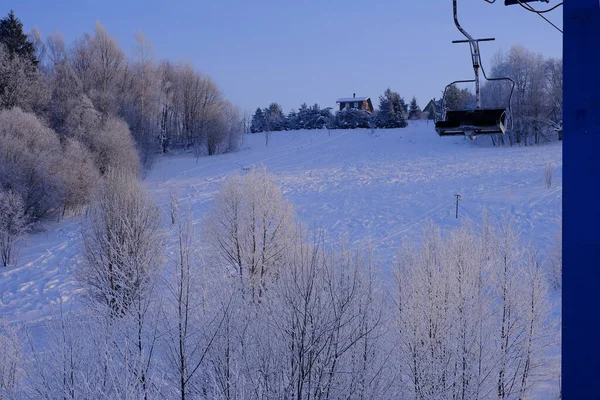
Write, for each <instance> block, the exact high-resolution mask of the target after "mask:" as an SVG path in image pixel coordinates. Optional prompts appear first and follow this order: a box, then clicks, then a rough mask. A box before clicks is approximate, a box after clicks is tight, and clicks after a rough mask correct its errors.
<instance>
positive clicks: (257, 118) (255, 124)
mask: <svg viewBox="0 0 600 400" xmlns="http://www.w3.org/2000/svg"><path fill="white" fill-rule="evenodd" d="M264 129H265V114H264V113H263V110H261V109H260V107H259V108H257V109H256V111H255V112H254V115H253V116H252V122H251V123H250V132H252V133H258V132H262V131H264Z"/></svg>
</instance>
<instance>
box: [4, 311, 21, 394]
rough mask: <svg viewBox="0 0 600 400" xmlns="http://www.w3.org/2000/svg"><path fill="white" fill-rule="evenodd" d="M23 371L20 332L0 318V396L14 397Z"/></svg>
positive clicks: (17, 391)
mask: <svg viewBox="0 0 600 400" xmlns="http://www.w3.org/2000/svg"><path fill="white" fill-rule="evenodd" d="M25 372H26V371H25V362H24V351H23V343H22V338H21V336H20V332H19V331H18V330H17V329H16V328H14V327H12V326H10V325H9V324H8V323H5V322H4V321H2V320H0V398H2V399H4V398H6V399H9V398H15V397H16V395H17V394H18V393H20V391H19V389H20V383H21V380H22V379H23V377H24V376H25Z"/></svg>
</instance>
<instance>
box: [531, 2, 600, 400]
mask: <svg viewBox="0 0 600 400" xmlns="http://www.w3.org/2000/svg"><path fill="white" fill-rule="evenodd" d="M563 7H564V9H563V31H564V34H563V68H564V73H563V127H564V130H563V132H564V135H563V160H564V161H563V217H564V218H563V265H564V269H563V270H564V272H563V313H562V314H563V339H562V345H563V358H562V362H563V367H562V374H563V395H564V398H567V399H575V398H578V399H597V398H600V388H599V387H598V376H600V375H599V373H600V368H599V367H600V323H599V322H600V176H599V174H598V170H599V165H600V62H599V60H600V58H599V52H600V2H599V0H566V1H565V2H564V6H563ZM541 40H549V39H541Z"/></svg>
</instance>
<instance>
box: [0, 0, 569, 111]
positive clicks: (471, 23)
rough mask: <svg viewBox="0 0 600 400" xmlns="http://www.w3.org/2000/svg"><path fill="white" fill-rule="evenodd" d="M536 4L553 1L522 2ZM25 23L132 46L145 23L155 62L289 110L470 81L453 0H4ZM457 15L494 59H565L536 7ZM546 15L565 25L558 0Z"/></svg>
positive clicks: (429, 91) (250, 106)
mask: <svg viewBox="0 0 600 400" xmlns="http://www.w3.org/2000/svg"><path fill="white" fill-rule="evenodd" d="M529 4H530V5H532V6H533V7H535V8H537V9H546V8H549V7H551V6H554V5H556V4H558V0H550V2H549V3H545V2H533V3H529ZM0 5H1V7H0V12H1V13H2V14H4V15H6V14H7V13H8V12H9V10H10V9H11V8H12V9H13V10H14V11H15V14H16V16H17V17H18V18H20V19H21V21H22V22H23V25H24V28H25V30H26V31H28V32H29V31H30V30H31V29H32V28H33V27H34V26H35V27H37V28H38V29H39V30H40V32H41V33H42V35H43V36H44V37H45V36H47V35H49V34H51V33H53V32H56V31H58V32H60V33H61V34H62V35H63V36H64V38H65V41H66V43H67V44H71V43H72V42H73V41H74V40H76V39H78V38H80V37H82V36H83V34H84V33H90V34H92V33H93V31H94V27H95V24H96V22H97V21H98V22H100V23H101V24H102V25H103V26H104V27H105V29H106V30H107V31H108V33H109V34H110V35H111V36H113V37H114V38H115V39H116V40H117V41H118V42H119V44H120V46H121V48H122V49H123V50H124V51H125V52H126V53H127V54H131V53H132V51H133V47H134V44H135V35H136V33H137V32H138V31H141V32H142V33H143V35H144V36H145V37H146V38H147V39H148V40H149V41H150V42H151V43H152V46H153V49H154V56H155V58H156V60H163V59H169V60H171V61H173V62H178V61H186V62H190V63H192V64H193V65H194V67H195V68H196V69H197V70H198V71H200V72H202V73H204V74H206V75H208V76H210V77H211V78H212V79H213V80H214V81H215V82H216V83H217V85H218V86H219V87H220V88H221V90H222V91H223V93H224V95H225V97H226V98H227V99H228V100H230V101H231V102H233V103H234V104H236V105H238V106H239V107H240V108H241V109H242V110H245V111H248V112H250V113H252V112H254V110H255V109H256V108H257V107H267V106H268V105H269V104H270V103H272V102H276V103H279V104H280V105H281V106H282V107H283V109H284V111H285V112H286V113H287V112H288V111H289V110H290V109H298V107H299V106H300V105H301V104H302V103H304V102H306V103H307V104H308V105H312V104H314V103H318V104H319V105H320V106H321V107H335V106H336V104H335V101H336V99H338V98H340V97H350V96H352V94H353V93H356V95H357V96H370V97H371V98H372V99H373V105H374V106H375V107H377V105H378V100H377V99H378V97H379V95H381V94H382V93H383V92H384V91H385V89H386V88H388V87H389V88H391V89H392V90H394V91H397V92H398V93H400V95H401V96H402V97H404V98H405V100H407V101H409V100H410V99H411V98H412V97H413V96H415V97H416V99H417V102H418V104H419V105H420V106H421V107H422V108H423V107H425V105H426V104H427V102H428V101H429V100H430V99H431V98H439V97H441V93H442V90H443V89H444V87H445V86H446V85H447V84H448V83H450V82H452V81H454V80H458V79H472V78H473V69H472V66H471V63H470V54H469V47H468V44H452V43H451V41H452V40H456V39H464V37H463V36H462V34H461V33H460V32H459V31H458V30H457V29H456V27H455V25H454V21H453V18H452V1H451V0H415V1H408V0H370V1H362V2H359V1H356V0H346V1H340V0H322V1H318V0H302V1H296V2H293V1H289V0H279V1H274V0H255V1H252V2H250V1H243V0H216V1H215V0H213V1H205V0H195V1H194V0H171V1H159V0H120V1H116V0H103V1H92V0H57V1H48V0H10V1H8V0H0ZM458 16H459V21H460V24H461V25H462V26H463V28H464V29H466V30H467V32H469V33H470V34H471V35H472V36H473V37H475V38H482V37H494V38H495V39H496V40H495V41H493V42H483V43H481V45H480V48H481V54H482V61H483V66H484V68H486V67H487V68H486V70H487V71H489V70H490V69H491V64H490V63H491V60H492V58H493V56H494V54H495V53H496V52H498V51H502V52H506V51H508V50H509V49H510V47H511V46H513V45H521V46H523V47H525V48H526V49H528V50H530V51H533V52H536V53H541V54H543V55H544V57H557V58H560V57H562V34H561V33H560V32H559V31H557V30H556V29H555V28H553V27H552V26H551V25H550V24H548V23H547V22H546V21H544V20H543V19H542V18H540V17H539V16H538V15H536V14H534V13H531V12H528V11H526V10H524V9H523V8H522V7H520V6H519V5H513V6H505V5H504V1H502V0H498V1H495V3H494V4H488V3H487V2H486V1H484V0H458ZM545 16H546V17H547V18H548V19H550V20H551V21H552V22H553V23H554V24H555V25H557V26H558V27H559V28H561V29H562V7H558V8H557V9H556V10H555V11H552V12H550V13H548V14H545Z"/></svg>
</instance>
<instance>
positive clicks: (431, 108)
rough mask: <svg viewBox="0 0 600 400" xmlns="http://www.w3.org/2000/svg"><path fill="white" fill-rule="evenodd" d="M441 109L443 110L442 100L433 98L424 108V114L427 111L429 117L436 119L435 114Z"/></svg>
mask: <svg viewBox="0 0 600 400" xmlns="http://www.w3.org/2000/svg"><path fill="white" fill-rule="evenodd" d="M439 110H441V107H440V101H439V100H438V101H436V100H435V99H431V100H429V103H427V105H426V106H425V108H424V109H423V114H425V113H427V119H435V114H436V112H439Z"/></svg>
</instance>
